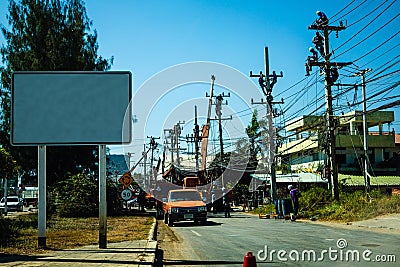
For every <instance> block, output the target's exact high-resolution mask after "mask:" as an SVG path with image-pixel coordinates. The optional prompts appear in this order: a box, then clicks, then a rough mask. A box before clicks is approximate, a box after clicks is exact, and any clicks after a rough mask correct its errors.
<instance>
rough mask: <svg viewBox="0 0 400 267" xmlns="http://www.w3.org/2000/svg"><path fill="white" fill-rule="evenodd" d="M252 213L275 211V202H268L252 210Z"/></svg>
mask: <svg viewBox="0 0 400 267" xmlns="http://www.w3.org/2000/svg"><path fill="white" fill-rule="evenodd" d="M252 213H255V214H269V213H275V205H274V204H268V205H265V206H262V207H258V208H255V209H253V210H252Z"/></svg>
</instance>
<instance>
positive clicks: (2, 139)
mask: <svg viewBox="0 0 400 267" xmlns="http://www.w3.org/2000/svg"><path fill="white" fill-rule="evenodd" d="M7 22H8V25H9V28H10V29H7V27H6V26H5V25H1V32H2V33H3V35H4V37H5V44H3V45H2V46H1V49H0V53H1V56H2V63H3V66H1V67H0V72H1V88H0V89H1V94H0V98H1V103H0V104H1V113H0V116H1V117H0V144H2V146H3V147H4V148H6V149H7V150H8V151H10V152H11V154H12V155H13V156H14V158H15V159H16V160H17V162H19V163H20V164H21V166H22V167H23V169H24V170H26V171H30V170H32V169H35V168H36V164H37V163H36V162H37V152H36V148H26V147H24V148H20V147H17V148H16V147H11V146H10V103H11V101H10V90H11V75H12V73H13V72H14V71H105V70H108V69H110V67H111V65H112V61H113V58H111V59H109V60H107V59H104V58H103V57H101V56H99V55H98V52H97V51H98V43H97V32H96V30H92V29H91V26H92V21H91V20H89V18H88V16H87V14H86V8H85V5H84V1H83V0H20V1H16V0H9V5H8V15H7ZM94 149H95V147H93V146H91V147H75V148H72V147H68V146H65V147H50V148H48V152H47V153H48V157H47V158H48V165H47V166H48V172H49V175H48V177H49V181H48V183H49V184H52V182H53V181H54V179H55V178H57V177H64V176H65V174H66V173H67V172H71V173H75V174H76V173H78V172H80V171H81V170H82V169H83V170H85V169H88V170H90V169H91V170H93V169H94V162H95V157H96V153H95V152H94ZM77 166H80V168H81V170H77Z"/></svg>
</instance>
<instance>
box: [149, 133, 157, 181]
mask: <svg viewBox="0 0 400 267" xmlns="http://www.w3.org/2000/svg"><path fill="white" fill-rule="evenodd" d="M147 138H150V149H151V158H150V177H154V180H156V178H157V174H155V173H154V166H153V161H154V150H155V149H156V148H157V146H158V144H157V142H156V139H160V138H159V137H153V136H147ZM150 179H151V178H150ZM150 179H149V182H150Z"/></svg>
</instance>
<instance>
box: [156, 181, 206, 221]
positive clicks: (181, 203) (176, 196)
mask: <svg viewBox="0 0 400 267" xmlns="http://www.w3.org/2000/svg"><path fill="white" fill-rule="evenodd" d="M163 211H164V222H165V223H166V224H168V225H169V226H172V225H173V224H174V223H175V222H178V221H194V222H195V223H199V222H200V223H201V224H203V225H204V224H206V223H207V206H206V203H204V201H203V200H202V197H201V194H200V193H199V192H198V191H197V190H196V189H193V188H183V189H174V190H170V191H169V192H168V197H167V199H166V201H165V202H163Z"/></svg>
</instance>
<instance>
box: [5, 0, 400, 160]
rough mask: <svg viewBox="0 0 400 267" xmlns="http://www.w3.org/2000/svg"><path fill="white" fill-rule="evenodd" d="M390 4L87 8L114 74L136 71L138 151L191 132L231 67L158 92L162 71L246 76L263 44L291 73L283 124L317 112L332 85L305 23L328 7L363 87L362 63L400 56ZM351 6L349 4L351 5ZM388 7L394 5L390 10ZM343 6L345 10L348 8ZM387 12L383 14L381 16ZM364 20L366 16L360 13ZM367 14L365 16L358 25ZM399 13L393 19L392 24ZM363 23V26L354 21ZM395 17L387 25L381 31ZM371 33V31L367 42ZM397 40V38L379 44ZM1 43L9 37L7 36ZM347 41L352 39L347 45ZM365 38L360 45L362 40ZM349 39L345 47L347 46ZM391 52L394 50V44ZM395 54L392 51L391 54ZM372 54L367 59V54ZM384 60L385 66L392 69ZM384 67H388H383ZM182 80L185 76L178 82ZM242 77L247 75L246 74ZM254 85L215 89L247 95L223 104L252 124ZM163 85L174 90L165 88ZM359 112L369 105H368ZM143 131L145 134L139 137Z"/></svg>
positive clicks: (378, 67) (92, 1)
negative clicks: (308, 66)
mask: <svg viewBox="0 0 400 267" xmlns="http://www.w3.org/2000/svg"><path fill="white" fill-rule="evenodd" d="M5 2H6V1H3V0H2V1H1V3H0V22H2V23H4V22H5V14H6V3H5ZM392 2H393V1H392V0H391V1H371V0H368V1H363V0H356V1H348V0H347V1H344V0H326V1H310V0H305V1H298V0H297V1H293V0H288V1H236V0H233V1H183V0H181V1H132V0H115V1H108V0H87V1H86V8H87V13H88V16H89V18H90V19H91V20H93V26H92V27H93V29H96V30H97V32H98V43H99V54H100V55H102V56H103V57H106V58H109V57H111V56H114V65H113V67H112V70H130V71H131V72H132V74H133V77H134V78H133V79H134V86H133V87H134V93H136V94H137V95H139V96H140V97H137V98H136V99H134V103H133V105H134V114H135V115H137V117H138V123H137V124H135V126H134V132H135V134H134V143H133V146H132V148H131V149H132V150H133V152H135V153H136V154H137V155H140V153H139V151H136V150H140V149H142V148H143V143H144V139H145V137H146V136H147V135H155V136H160V135H161V134H162V129H163V128H171V127H172V125H173V124H175V123H176V122H178V121H179V120H181V121H182V120H185V122H186V124H187V125H185V127H184V131H186V132H187V133H191V128H192V125H193V121H191V118H192V117H193V112H194V111H193V109H194V108H193V104H196V105H198V106H199V107H198V108H199V116H200V117H201V116H202V117H204V116H205V115H206V108H207V103H208V100H207V98H206V97H205V92H208V91H209V87H210V86H209V84H207V81H209V80H210V76H211V74H215V73H212V72H213V71H215V72H217V73H224V72H223V71H222V70H218V68H219V67H221V66H220V65H212V66H210V71H209V73H207V71H204V75H205V76H204V77H201V78H198V77H196V78H195V79H198V80H196V81H194V82H193V83H192V84H191V83H189V84H184V85H183V84H180V85H179V86H178V85H176V86H173V88H162V80H160V81H159V83H158V84H157V85H156V86H158V88H154V87H151V86H149V85H150V84H151V80H152V79H157V77H159V75H158V74H157V73H160V72H161V71H163V70H164V69H167V68H171V67H172V74H171V76H170V78H171V79H175V78H177V77H178V76H180V75H187V76H190V74H188V73H185V72H184V71H182V72H181V70H180V69H179V68H174V67H173V66H175V65H177V64H182V63H186V62H196V61H202V62H204V61H205V62H215V63H218V64H223V65H224V66H227V68H228V66H229V67H231V68H233V69H236V70H237V71H238V72H240V73H242V74H243V76H248V75H249V71H250V70H253V72H257V73H258V72H259V71H261V70H263V69H264V47H265V46H268V47H269V63H270V69H271V70H276V71H278V72H280V71H283V73H284V77H283V78H280V79H279V80H278V83H277V84H276V86H275V87H274V92H273V94H274V96H275V98H276V99H280V98H284V99H285V104H284V105H281V106H280V107H277V108H280V109H283V110H284V111H285V115H284V116H281V117H280V118H278V119H277V121H276V122H277V123H280V124H282V123H285V122H286V121H288V120H290V119H293V118H294V117H297V116H301V115H307V114H309V113H311V112H312V111H313V110H314V109H316V107H318V106H319V105H321V104H323V102H324V99H323V97H322V96H323V94H324V87H323V83H322V82H319V81H318V79H319V76H318V74H314V73H312V74H311V75H310V76H309V77H308V78H306V77H305V76H304V74H305V67H304V63H305V59H306V58H307V56H308V55H309V52H308V48H309V47H310V46H311V45H312V43H311V39H312V37H313V36H314V34H315V31H311V30H308V29H307V27H308V26H309V25H310V24H311V23H312V22H313V21H314V20H315V19H316V15H315V11H316V10H322V11H324V12H325V13H326V14H327V15H328V17H332V16H334V15H336V14H337V13H338V12H340V13H339V14H337V15H336V16H334V17H333V19H332V20H336V19H338V18H340V17H341V16H343V18H341V20H344V23H345V25H350V26H349V27H348V29H346V30H344V31H341V32H339V38H335V33H331V35H330V46H331V49H334V51H335V54H334V57H337V58H335V59H334V61H338V62H347V61H352V60H356V59H358V60H357V61H356V62H355V65H352V66H350V67H347V68H345V69H342V70H340V71H339V72H340V75H341V76H340V78H339V79H340V81H341V82H342V83H357V82H359V81H360V80H359V78H353V77H348V76H350V75H351V74H352V72H353V73H354V72H356V71H357V67H360V68H361V69H363V68H372V69H373V72H371V73H370V74H369V75H370V76H369V77H370V78H371V79H372V78H374V77H379V76H382V75H384V74H387V73H390V72H393V71H396V70H398V64H397V63H396V62H397V60H398V58H396V57H398V56H399V54H400V48H399V47H398V46H397V47H396V45H397V44H399V43H400V37H399V36H397V35H396V36H394V35H395V34H396V33H398V29H399V18H398V17H395V16H397V15H398V14H399V11H400V3H398V2H395V3H394V4H393V5H392V6H391V7H388V6H389V5H390V4H391V3H392ZM350 3H351V4H350ZM381 3H384V4H383V5H382V7H380V8H378V9H377V10H376V11H375V12H374V13H372V14H371V15H369V16H366V15H367V14H368V13H370V12H371V11H373V10H374V9H375V8H376V7H378V5H379V4H381ZM348 4H350V5H349V6H348V7H347V8H345V7H346V5H348ZM387 7H388V9H387V10H386V11H384V9H385V8H387ZM343 8H345V9H344V10H343V11H342V9H343ZM353 9H354V10H353ZM352 10H353V11H352ZM346 13H348V14H346ZM380 13H382V15H380V16H378V15H379V14H380ZM364 16H366V17H365V18H364V19H362V18H363V17H364ZM377 16H378V18H377V19H375V20H374V21H373V22H372V23H371V25H370V26H367V27H366V28H365V29H364V30H362V31H361V32H360V33H359V34H358V35H356V37H354V38H353V39H351V40H349V39H350V38H351V37H352V36H354V35H355V34H357V32H358V31H360V30H361V29H362V28H363V27H365V26H366V25H367V24H368V23H370V21H372V20H373V19H374V18H376V17H377ZM393 18H394V19H393ZM359 19H361V20H360V21H359V22H357V21H358V20H359ZM391 19H393V21H391V22H389V21H390V20H391ZM355 22H357V23H356V24H354V25H352V24H353V23H355ZM388 22H389V24H388V25H387V26H385V27H383V28H382V29H381V30H379V31H378V32H377V33H375V34H373V32H374V31H376V30H378V29H379V28H380V27H382V26H383V25H384V24H385V23H388ZM338 23H339V21H336V22H334V23H332V24H333V25H338ZM370 34H373V35H372V36H371V37H370V38H367V39H366V40H365V41H362V40H363V39H364V38H366V37H367V36H369V35H370ZM393 36H394V37H393ZM390 37H393V38H392V39H391V40H389V41H387V42H386V43H385V44H383V45H382V46H381V47H379V48H377V47H378V46H379V45H380V44H382V43H384V42H385V41H386V40H387V39H388V38H390ZM348 40H349V41H348ZM0 41H3V37H1V38H0ZM346 41H348V42H347V43H345V42H346ZM360 41H362V42H361V43H360V44H358V45H357V43H358V42H360ZM343 43H345V44H344V45H343V46H341V45H342V44H343ZM340 46H341V47H340ZM391 48H393V49H392V50H390V49H391ZM347 50H348V51H347ZM388 50H390V51H389V52H386V51H388ZM370 51H371V53H370V54H369V55H366V56H364V55H365V54H366V53H367V52H370ZM343 52H344V53H343ZM385 52H386V53H385ZM342 53H343V54H342ZM359 58H360V59H359ZM375 58H377V59H375ZM391 60H393V61H391ZM385 63H387V64H386V65H384V64H385ZM391 65H393V66H391ZM385 67H388V68H387V70H384V69H385ZM313 70H314V71H315V70H316V69H313ZM382 70H383V72H382V73H379V72H380V71H382ZM200 72H201V71H200ZM201 73H202V72H201ZM154 75H155V76H154ZM157 75H158V76H157ZM239 76H240V75H239ZM398 77H399V75H398V73H397V76H396V75H391V76H387V77H386V78H384V79H379V80H377V81H376V82H374V83H372V82H371V83H370V84H368V86H367V95H372V94H374V93H377V92H379V91H380V90H383V89H385V88H386V87H389V86H390V85H393V84H394V83H395V82H398V80H399V79H398ZM180 78H182V77H179V78H177V79H180ZM225 78H226V77H225ZM223 79H224V77H221V75H220V76H219V77H218V76H217V75H216V83H218V82H219V81H222V80H223ZM241 79H242V80H243V79H244V77H241ZM146 81H147V86H146ZM249 81H251V83H252V84H253V85H252V86H251V85H250V86H249V85H248V84H246V85H244V84H245V81H243V82H244V84H243V86H248V87H246V88H244V87H242V88H238V87H235V86H234V85H233V86H232V87H234V88H227V87H229V86H230V85H226V84H222V85H221V86H217V87H216V91H217V93H218V92H222V91H225V90H228V91H231V92H236V93H237V95H239V96H237V97H233V96H232V97H231V99H228V102H229V109H230V110H229V109H228V107H224V108H223V115H224V116H225V115H230V114H237V113H239V114H240V116H239V117H240V120H241V124H244V126H246V124H247V123H248V121H249V119H250V118H251V105H250V106H249V102H250V99H251V98H254V99H255V100H257V101H259V99H260V98H261V97H262V95H261V94H260V93H259V91H258V92H257V90H258V88H257V80H256V79H254V78H252V79H249ZM183 83H185V82H184V81H183ZM294 85H295V86H294ZM160 87H161V88H160ZM250 87H251V88H250ZM163 90H165V92H167V91H168V93H165V94H163ZM343 90H344V89H343V88H333V93H334V94H338V93H341V92H343ZM140 91H141V92H140ZM155 91H157V93H155ZM398 92H399V89H392V90H388V91H387V92H386V93H384V94H379V95H378V96H377V97H375V98H373V99H371V100H370V101H369V102H368V108H374V107H378V106H380V105H382V104H384V103H388V102H391V101H393V100H398V97H397V98H393V97H392V98H391V99H386V98H387V97H388V96H397V95H399V93H398ZM321 97H322V98H321ZM360 97H361V90H358V91H357V93H355V91H354V90H350V91H349V92H348V93H346V94H341V96H340V97H339V98H338V99H337V100H334V106H335V107H336V110H335V112H336V113H337V114H339V113H341V112H344V113H346V112H348V111H350V109H349V108H347V107H346V105H345V103H347V102H351V103H352V102H353V100H354V99H355V98H356V99H357V100H360V99H361V98H360ZM160 99H161V100H160ZM318 99H319V100H318ZM194 100H195V101H194ZM246 102H247V103H246ZM354 102H357V101H354ZM183 103H185V105H184V104H183ZM142 105H147V106H151V108H150V110H151V114H150V113H149V114H141V111H142V110H143V109H146V108H145V107H142ZM225 108H226V109H225ZM253 108H256V109H258V110H259V113H260V116H261V115H263V114H265V107H263V106H261V105H257V106H254V107H253ZM353 108H354V107H353ZM355 108H357V109H361V105H358V106H356V107H355ZM246 110H247V111H246ZM324 110H325V109H324V108H322V109H319V110H318V111H317V112H316V113H315V114H322V113H323V112H324ZM390 110H394V111H395V119H396V122H395V123H394V124H392V125H391V128H395V129H396V132H398V133H400V124H399V120H400V112H399V107H396V108H392V109H390ZM213 112H214V107H213ZM213 116H214V115H213ZM232 123H233V122H232ZM229 125H230V122H228V121H227V122H225V123H224V126H225V127H226V129H227V130H226V133H225V134H226V135H229V136H230V133H229V130H228V128H229ZM232 127H233V128H236V130H237V132H235V134H233V135H235V138H236V135H237V137H239V135H241V136H244V132H241V133H240V134H239V132H240V127H239V126H237V125H236V126H235V125H233V126H232ZM238 127H239V128H238ZM384 130H388V128H384ZM138 132H141V133H140V134H138V135H136V134H137V133H138ZM186 132H185V133H186ZM112 152H114V153H121V149H120V147H112Z"/></svg>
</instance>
